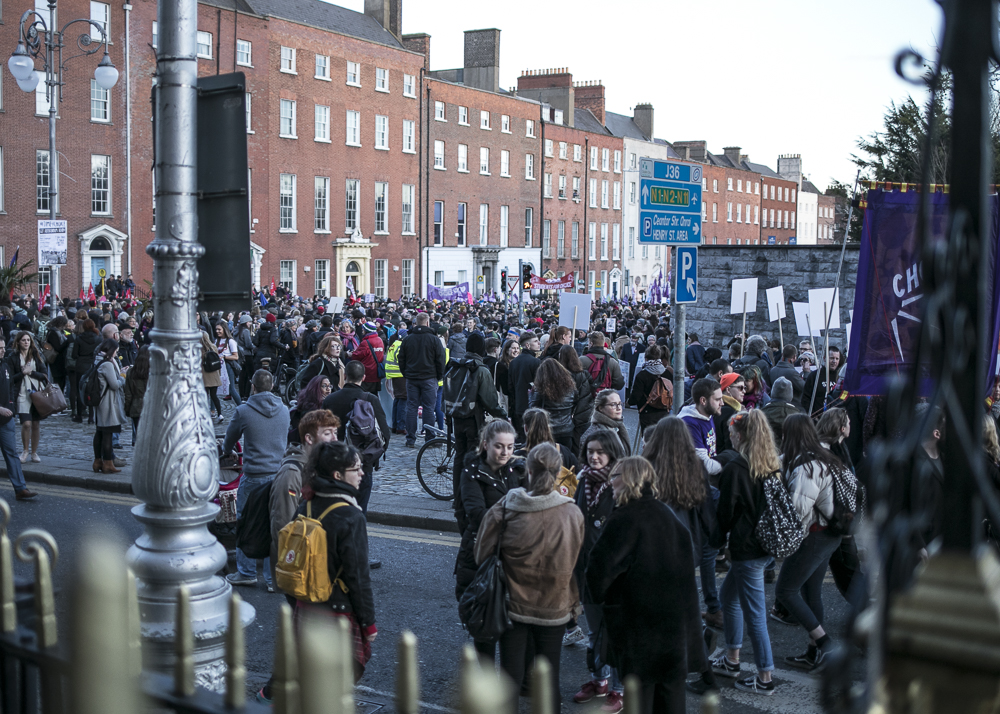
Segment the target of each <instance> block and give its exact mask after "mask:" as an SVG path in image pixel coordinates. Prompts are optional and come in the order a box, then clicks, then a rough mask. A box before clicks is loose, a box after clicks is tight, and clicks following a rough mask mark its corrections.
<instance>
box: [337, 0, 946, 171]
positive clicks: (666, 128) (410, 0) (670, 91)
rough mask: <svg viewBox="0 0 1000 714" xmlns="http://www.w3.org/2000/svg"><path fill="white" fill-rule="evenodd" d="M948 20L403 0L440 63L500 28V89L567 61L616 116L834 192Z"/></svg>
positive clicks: (817, 6) (587, 1)
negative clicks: (793, 165) (903, 74)
mask: <svg viewBox="0 0 1000 714" xmlns="http://www.w3.org/2000/svg"><path fill="white" fill-rule="evenodd" d="M337 4H339V5H343V6H345V7H349V8H351V9H354V10H358V11H363V9H364V0H340V2H338V3H337ZM609 8H612V9H617V10H618V11H617V12H616V13H614V14H609ZM940 26H941V11H940V8H939V6H938V5H937V3H935V2H933V0H841V1H840V2H818V1H817V0H696V1H695V2H688V3H679V2H676V1H675V0H627V1H626V2H618V3H608V2H597V1H596V0H576V2H572V3H570V2H551V1H548V2H545V1H542V2H540V1H539V0H507V1H506V2H504V3H502V4H498V3H489V2H469V1H468V0H403V32H404V33H413V32H427V33H428V34H430V35H431V67H432V69H444V68H450V67H460V66H462V48H463V44H462V42H463V39H462V37H463V36H462V32H463V31H464V30H472V29H479V28H485V27H497V28H499V29H500V30H501V31H502V32H501V36H500V37H501V41H500V65H501V66H500V70H501V80H500V81H501V86H503V87H511V86H513V85H515V84H516V83H517V77H518V75H519V74H520V73H521V71H522V70H524V69H545V68H550V67H568V68H569V70H570V72H572V73H573V77H574V79H575V80H593V79H599V80H602V81H603V83H604V85H605V87H606V97H607V109H608V110H610V111H614V112H618V113H621V114H630V113H631V110H632V107H633V106H634V105H635V104H638V103H641V102H650V103H652V104H653V106H654V107H655V109H656V119H655V122H656V135H657V136H658V137H660V138H663V139H667V140H668V141H678V140H696V139H705V140H707V141H708V145H709V149H710V150H711V151H713V152H716V153H721V152H722V148H723V147H724V146H740V147H742V149H743V153H745V154H748V155H749V157H750V159H751V160H752V161H756V162H759V163H764V164H767V165H769V166H771V167H772V168H776V165H777V157H778V155H779V154H802V160H803V169H804V171H805V173H806V174H807V175H808V176H809V178H810V179H811V180H812V181H813V183H815V184H816V185H817V186H819V188H820V189H821V190H822V189H824V188H826V186H827V184H828V182H829V181H830V179H831V178H836V179H838V180H841V181H845V182H849V181H853V179H854V174H855V171H856V170H855V168H854V167H853V164H851V162H850V155H851V154H852V153H853V152H855V151H856V148H855V147H856V142H857V138H858V137H859V136H867V135H868V134H870V133H871V132H872V131H874V130H875V129H878V128H880V127H881V122H882V117H883V114H884V112H885V108H886V107H887V106H888V104H889V102H890V101H892V100H896V101H899V100H901V99H905V98H906V96H907V95H908V94H911V93H914V97H915V98H918V99H919V100H920V101H923V97H924V95H923V92H922V91H921V90H919V89H917V88H915V87H912V86H911V85H909V84H907V83H905V82H903V81H902V80H900V79H899V78H898V77H896V75H895V72H894V71H893V68H892V62H893V58H894V56H895V54H896V52H898V51H899V50H900V49H903V48H905V47H912V48H914V49H916V50H917V51H919V52H921V53H923V54H924V55H925V56H928V55H932V54H933V52H934V51H935V49H936V46H937V45H936V38H937V37H938V35H939V34H940Z"/></svg>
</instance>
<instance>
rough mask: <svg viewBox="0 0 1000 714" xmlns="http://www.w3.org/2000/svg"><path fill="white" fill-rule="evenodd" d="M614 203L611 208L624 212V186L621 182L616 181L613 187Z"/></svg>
mask: <svg viewBox="0 0 1000 714" xmlns="http://www.w3.org/2000/svg"><path fill="white" fill-rule="evenodd" d="M611 188H612V192H611V193H612V196H611V197H612V203H611V207H612V208H614V209H615V210H616V211H620V210H622V184H621V181H615V182H614V184H613V185H612V187H611Z"/></svg>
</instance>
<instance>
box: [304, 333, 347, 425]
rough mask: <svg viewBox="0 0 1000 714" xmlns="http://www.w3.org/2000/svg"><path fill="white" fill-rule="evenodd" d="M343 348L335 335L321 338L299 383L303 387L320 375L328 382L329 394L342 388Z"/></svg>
mask: <svg viewBox="0 0 1000 714" xmlns="http://www.w3.org/2000/svg"><path fill="white" fill-rule="evenodd" d="M343 348H344V345H343V343H342V342H341V341H340V337H338V336H337V335H335V334H328V335H326V336H325V337H323V339H321V340H320V341H319V344H318V345H317V346H316V354H314V355H310V357H309V366H308V367H306V368H305V369H304V370H303V372H302V378H301V380H300V381H299V383H300V384H301V385H302V386H303V387H305V386H306V385H308V384H309V383H310V382H311V381H312V380H313V379H314V378H316V377H318V376H320V375H322V376H324V377H326V378H327V379H329V380H330V387H331V392H336V391H339V390H340V389H341V387H343V386H344V362H343V361H342V357H341V355H342V354H343ZM304 413H305V412H303V414H304Z"/></svg>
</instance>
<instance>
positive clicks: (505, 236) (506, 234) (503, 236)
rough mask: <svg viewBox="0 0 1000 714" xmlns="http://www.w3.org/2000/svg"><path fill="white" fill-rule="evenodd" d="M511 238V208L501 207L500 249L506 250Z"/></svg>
mask: <svg viewBox="0 0 1000 714" xmlns="http://www.w3.org/2000/svg"><path fill="white" fill-rule="evenodd" d="M509 238H510V206H500V247H501V248H506V247H507V243H508V240H509Z"/></svg>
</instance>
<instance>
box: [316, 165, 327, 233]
mask: <svg viewBox="0 0 1000 714" xmlns="http://www.w3.org/2000/svg"><path fill="white" fill-rule="evenodd" d="M329 232H330V178H329V177H328V176H316V177H314V178H313V233H329Z"/></svg>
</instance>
